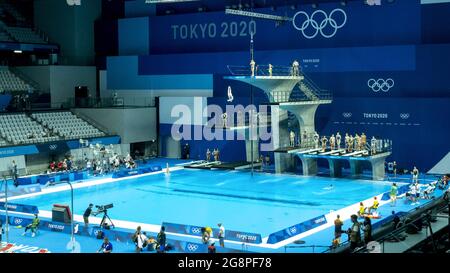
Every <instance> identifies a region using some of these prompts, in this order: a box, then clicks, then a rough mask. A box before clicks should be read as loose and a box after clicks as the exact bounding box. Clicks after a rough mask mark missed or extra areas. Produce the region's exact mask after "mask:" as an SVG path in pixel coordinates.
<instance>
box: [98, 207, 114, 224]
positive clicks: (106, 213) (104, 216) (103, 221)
mask: <svg viewBox="0 0 450 273" xmlns="http://www.w3.org/2000/svg"><path fill="white" fill-rule="evenodd" d="M103 213H104V214H103V218H102V221H101V222H100V227H104V226H105V224H107V222H106V220H109V222H110V224H111V226H112V227H113V228H115V227H116V226H115V225H114V223H113V221H112V220H111V218H109V216H108V211H107V210H105V211H104V212H103Z"/></svg>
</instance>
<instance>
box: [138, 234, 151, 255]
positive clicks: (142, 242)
mask: <svg viewBox="0 0 450 273" xmlns="http://www.w3.org/2000/svg"><path fill="white" fill-rule="evenodd" d="M147 240H148V238H147V236H145V234H143V233H141V232H139V233H138V234H137V235H136V252H138V253H139V252H141V251H142V250H143V249H144V247H146V246H147Z"/></svg>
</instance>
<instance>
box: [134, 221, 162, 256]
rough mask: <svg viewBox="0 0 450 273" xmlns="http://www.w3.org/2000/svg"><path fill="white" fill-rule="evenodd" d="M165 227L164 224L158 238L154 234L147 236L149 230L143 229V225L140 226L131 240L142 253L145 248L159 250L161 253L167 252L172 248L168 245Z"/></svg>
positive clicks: (138, 251)
mask: <svg viewBox="0 0 450 273" xmlns="http://www.w3.org/2000/svg"><path fill="white" fill-rule="evenodd" d="M165 230H166V229H165V227H164V226H162V227H161V229H160V231H159V233H158V235H157V236H156V239H155V238H154V237H153V236H147V232H145V231H142V228H141V226H138V227H137V229H136V231H135V232H134V234H133V236H132V237H131V240H132V241H133V243H134V244H135V246H136V249H135V251H136V252H137V253H140V252H142V251H144V250H145V249H146V250H148V251H155V250H156V251H157V252H160V253H163V252H166V251H168V250H169V249H170V246H169V247H168V245H167V240H166V232H165Z"/></svg>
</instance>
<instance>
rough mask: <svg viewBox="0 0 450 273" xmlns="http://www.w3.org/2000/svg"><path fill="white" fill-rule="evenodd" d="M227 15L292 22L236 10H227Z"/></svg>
mask: <svg viewBox="0 0 450 273" xmlns="http://www.w3.org/2000/svg"><path fill="white" fill-rule="evenodd" d="M225 14H233V15H240V16H247V17H253V18H260V19H267V20H275V21H291V20H292V19H291V18H289V17H284V16H278V15H272V14H265V13H259V12H251V11H244V10H235V9H226V10H225Z"/></svg>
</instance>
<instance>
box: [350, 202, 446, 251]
mask: <svg viewBox="0 0 450 273" xmlns="http://www.w3.org/2000/svg"><path fill="white" fill-rule="evenodd" d="M446 208H447V205H446V204H443V205H442V206H441V207H438V208H436V209H435V213H434V214H435V215H432V214H431V213H428V212H424V213H422V215H421V216H420V217H419V218H416V219H411V222H410V223H408V224H404V223H403V225H402V226H401V227H399V228H396V229H395V230H394V231H392V232H390V233H388V234H386V235H384V236H382V237H381V238H379V239H377V240H376V241H377V242H378V243H383V242H385V241H386V240H388V239H390V238H392V237H394V238H397V237H396V236H397V235H399V234H400V233H403V232H405V231H406V230H407V229H408V228H409V227H411V226H412V227H415V228H417V226H416V223H417V222H419V221H423V220H426V221H427V222H428V223H429V222H430V218H432V217H433V216H436V215H437V214H438V213H440V212H442V211H443V210H445V209H446ZM429 210H431V209H429ZM405 218H406V219H405ZM407 219H408V217H407V216H405V217H404V220H405V221H406V220H407ZM364 250H367V249H366V247H364V248H361V249H358V250H357V251H354V253H358V252H362V251H364Z"/></svg>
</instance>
